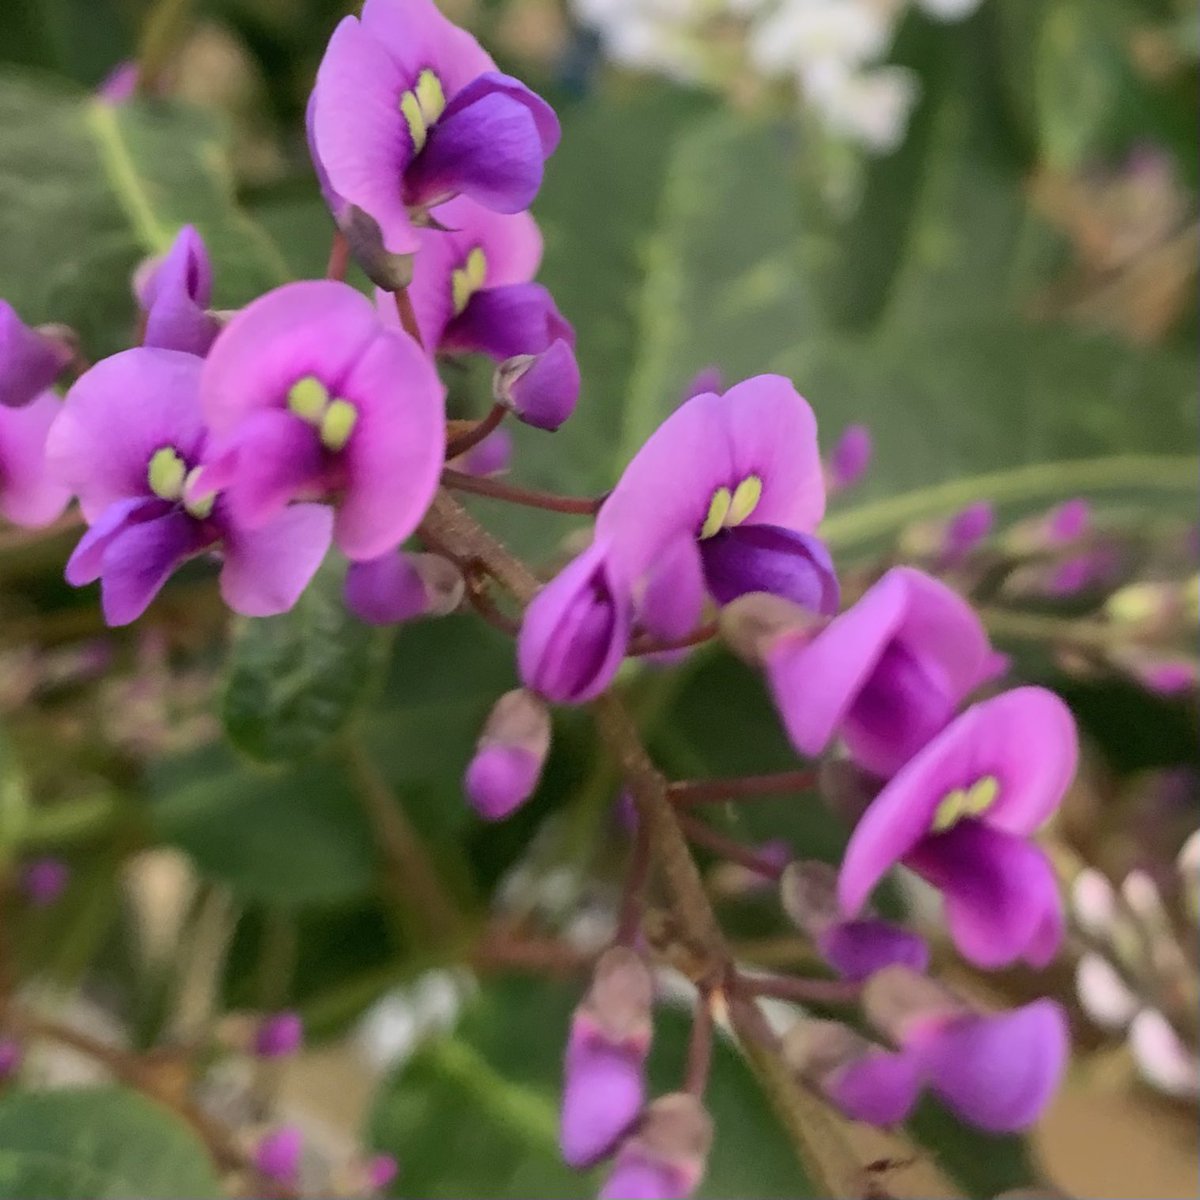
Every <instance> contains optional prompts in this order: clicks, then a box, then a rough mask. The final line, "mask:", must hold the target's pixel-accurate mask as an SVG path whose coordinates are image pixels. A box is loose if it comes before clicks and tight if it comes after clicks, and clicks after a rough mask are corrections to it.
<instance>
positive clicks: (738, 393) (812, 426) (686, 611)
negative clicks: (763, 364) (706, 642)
mask: <svg viewBox="0 0 1200 1200" xmlns="http://www.w3.org/2000/svg"><path fill="white" fill-rule="evenodd" d="M824 510H825V485H824V482H823V480H822V476H821V463H820V457H819V455H818V452H817V428H816V421H815V419H814V417H813V414H812V410H811V409H810V408H809V406H808V404H807V403H806V402H805V401H804V400H803V398H802V397H801V396H800V395H799V394H798V393H797V392H796V390H795V388H794V387H793V386H792V385H791V383H790V382H789V381H788V380H787V379H784V378H783V377H782V376H779V375H760V376H757V377H755V378H754V379H748V380H746V381H745V382H743V383H739V384H737V385H735V386H734V387H732V388H730V389H729V391H727V392H726V393H725V394H724V395H723V396H718V395H715V394H713V393H711V392H708V393H703V394H701V395H698V396H693V397H692V398H691V399H690V400H688V401H686V402H685V403H684V404H683V405H682V406H681V407H680V408H679V409H677V410H676V411H675V412H674V413H673V414H672V415H671V416H670V417H668V418H667V420H666V421H664V422H663V424H662V425H661V426H659V428H658V430H657V431H656V432H655V433H654V434H653V435H652V436H651V437H650V439H649V441H647V442H646V444H645V445H644V446H643V447H642V449H641V450H640V451H638V453H637V455H636V456H635V458H634V459H633V461H632V462H631V463H630V464H629V466H628V467H627V468H626V469H625V473H624V474H623V475H622V477H621V480H620V482H619V483H618V484H617V486H616V488H615V489H614V490H613V492H612V495H611V496H609V498H608V500H607V501H606V502H605V504H604V506H603V507H602V508H601V509H600V512H599V515H598V517H597V520H596V536H597V541H598V542H600V541H605V542H607V543H608V544H609V545H610V547H611V550H610V557H611V561H612V564H613V567H614V569H615V570H616V572H617V574H618V575H619V576H620V577H621V578H624V579H627V580H629V581H631V582H632V583H633V584H634V585H635V589H636V590H638V591H639V593H640V604H639V611H638V615H639V618H640V620H641V621H642V623H643V624H644V625H645V626H646V628H647V629H649V630H650V631H651V632H652V633H655V634H656V635H659V636H668V637H669V636H673V635H674V633H675V632H676V631H678V630H679V629H680V628H681V627H682V628H683V629H684V630H685V631H686V630H687V629H690V628H693V627H694V626H695V625H696V623H697V622H698V620H699V618H700V614H701V611H702V608H703V604H704V599H705V595H706V593H709V594H711V595H712V597H713V598H714V599H715V600H716V601H717V602H718V603H719V604H728V603H729V602H730V601H732V600H734V599H736V598H737V597H738V596H741V595H743V594H745V593H747V592H773V593H775V594H776V595H781V596H785V597H787V598H789V599H791V600H794V601H795V602H796V603H798V604H801V605H803V606H805V607H806V608H810V609H815V610H817V611H819V612H832V611H833V610H835V609H836V607H837V581H836V578H835V576H834V573H833V565H832V563H831V562H830V559H829V554H828V552H827V551H826V549H825V547H824V546H823V545H822V543H821V542H820V541H818V540H817V539H816V538H815V537H813V536H812V533H811V531H812V530H813V529H814V528H815V527H816V525H817V523H818V522H819V521H820V519H821V516H822V514H823V513H824Z"/></svg>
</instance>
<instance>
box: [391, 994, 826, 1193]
mask: <svg viewBox="0 0 1200 1200" xmlns="http://www.w3.org/2000/svg"><path fill="white" fill-rule="evenodd" d="M578 999H579V991H578V990H577V989H576V988H573V987H571V986H569V985H566V986H565V985H562V984H553V983H547V982H544V981H538V980H531V979H505V980H490V981H488V984H487V986H486V988H485V989H484V991H483V992H482V993H481V994H480V995H479V996H478V997H477V998H476V999H475V1001H474V1002H473V1003H472V1005H471V1007H470V1008H469V1009H468V1011H467V1013H466V1014H465V1015H464V1018H463V1020H462V1022H461V1024H460V1026H459V1028H458V1029H457V1030H456V1031H455V1033H454V1035H453V1037H451V1038H448V1039H445V1040H442V1041H437V1042H433V1043H431V1044H429V1045H428V1046H426V1047H425V1048H423V1049H422V1050H420V1051H419V1052H418V1053H417V1054H416V1056H414V1058H413V1059H411V1060H410V1061H409V1062H408V1063H407V1064H405V1065H404V1066H403V1067H402V1068H400V1070H399V1071H398V1072H397V1073H396V1075H395V1076H393V1078H392V1079H391V1080H390V1081H389V1082H388V1083H387V1084H386V1085H385V1086H384V1088H383V1089H382V1091H381V1092H380V1095H379V1097H378V1099H377V1102H376V1107H375V1110H374V1113H373V1114H372V1117H371V1122H370V1126H371V1139H372V1142H373V1144H374V1145H376V1146H377V1147H378V1148H379V1149H381V1150H386V1151H388V1152H389V1153H393V1154H396V1155H398V1156H399V1157H400V1158H401V1161H403V1162H404V1164H405V1166H404V1177H405V1186H406V1188H407V1189H408V1190H410V1191H412V1192H413V1193H414V1194H415V1195H420V1196H427V1197H430V1200H438V1198H439V1197H446V1198H447V1200H449V1198H451V1197H455V1198H456V1197H461V1196H483V1195H486V1196H491V1197H496V1198H497V1200H502V1198H504V1197H512V1198H513V1200H517V1198H521V1200H537V1198H539V1197H546V1198H547V1200H568V1198H570V1197H581V1198H582V1197H589V1196H593V1195H594V1194H595V1191H596V1186H597V1183H598V1182H599V1179H600V1177H601V1175H602V1171H603V1168H600V1169H599V1170H597V1171H594V1172H590V1173H587V1174H580V1173H577V1172H573V1171H569V1170H568V1169H567V1168H566V1167H564V1166H563V1164H562V1161H561V1159H560V1158H559V1154H558V1101H559V1089H560V1087H561V1070H562V1053H563V1046H564V1044H565V1042H566V1035H567V1027H568V1024H569V1021H570V1014H571V1010H572V1008H573V1007H574V1005H575V1004H576V1003H577V1002H578ZM688 1028H689V1022H688V1019H687V1017H686V1016H685V1015H684V1014H683V1013H682V1012H681V1011H680V1010H678V1009H675V1008H672V1007H669V1006H663V1007H661V1008H660V1009H659V1010H658V1011H657V1012H656V1014H655V1041H654V1047H653V1049H652V1052H651V1057H650V1063H649V1074H650V1081H651V1093H652V1094H654V1095H657V1094H661V1093H663V1092H667V1091H672V1090H675V1089H676V1088H678V1086H679V1083H680V1080H681V1079H682V1076H683V1071H684V1061H685V1059H686V1053H687V1050H686V1047H687V1041H688ZM714 1049H715V1053H714V1056H713V1066H712V1074H711V1076H710V1081H709V1089H708V1093H707V1103H708V1105H709V1107H710V1109H711V1111H712V1114H713V1117H714V1120H715V1121H716V1128H717V1137H716V1144H715V1146H714V1148H713V1154H712V1157H711V1159H710V1161H709V1168H708V1174H707V1177H706V1180H705V1182H704V1183H703V1184H702V1185H701V1188H700V1190H699V1191H698V1192H697V1195H698V1196H700V1197H711V1198H712V1200H716V1198H718V1197H722V1198H727V1197H730V1196H750V1195H753V1196H757V1197H764V1200H765V1198H769V1197H781V1198H782V1197H788V1198H797V1197H802V1196H807V1195H810V1194H811V1193H810V1191H809V1190H808V1185H807V1183H806V1181H805V1180H804V1178H803V1176H802V1175H801V1173H800V1171H799V1168H798V1167H797V1165H796V1161H795V1158H794V1157H793V1155H792V1152H791V1149H790V1147H789V1146H788V1144H787V1142H786V1140H785V1139H784V1137H783V1135H782V1134H781V1133H780V1131H779V1129H778V1126H777V1125H776V1123H775V1121H774V1118H773V1117H772V1115H771V1113H770V1111H769V1110H768V1108H767V1106H766V1102H765V1100H764V1099H763V1097H762V1095H761V1093H760V1092H759V1090H758V1087H757V1085H756V1083H755V1082H754V1080H753V1078H752V1077H751V1075H750V1073H749V1071H748V1069H747V1067H746V1066H745V1064H744V1063H743V1062H742V1061H741V1060H740V1058H739V1057H738V1055H737V1053H736V1052H735V1051H734V1050H733V1049H732V1048H731V1047H730V1046H729V1045H728V1044H727V1043H726V1042H724V1041H719V1042H718V1044H717V1045H716V1047H715V1048H714Z"/></svg>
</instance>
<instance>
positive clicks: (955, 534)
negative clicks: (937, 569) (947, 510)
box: [941, 500, 996, 566]
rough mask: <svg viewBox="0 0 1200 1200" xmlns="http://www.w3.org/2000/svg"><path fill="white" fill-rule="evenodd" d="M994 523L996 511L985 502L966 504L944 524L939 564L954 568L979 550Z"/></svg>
mask: <svg viewBox="0 0 1200 1200" xmlns="http://www.w3.org/2000/svg"><path fill="white" fill-rule="evenodd" d="M995 523H996V510H995V509H994V508H993V507H992V506H991V505H990V504H989V503H988V502H987V501H986V500H980V501H978V502H976V503H975V504H968V505H967V507H966V508H964V509H963V510H962V511H961V512H958V513H955V514H954V516H953V517H951V518H950V520H949V521H948V522H947V523H946V528H945V530H944V532H943V534H942V549H941V562H942V565H943V566H954V565H955V564H956V563H959V562H961V561H962V560H963V559H964V558H966V557H967V555H969V554H970V553H971V552H972V551H973V550H976V549H978V548H979V546H980V545H982V544H983V542H984V541H986V540H987V537H988V535H989V534H990V533H991V532H992V526H993V525H995Z"/></svg>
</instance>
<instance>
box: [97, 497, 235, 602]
mask: <svg viewBox="0 0 1200 1200" xmlns="http://www.w3.org/2000/svg"><path fill="white" fill-rule="evenodd" d="M208 544H211V538H210V537H208V536H207V535H206V534H205V532H204V529H203V527H202V526H201V523H200V522H199V521H194V520H193V519H192V518H191V517H189V516H188V515H187V514H186V513H185V512H183V511H182V509H178V508H176V509H172V510H171V511H170V512H168V513H166V514H165V515H163V516H161V517H154V518H153V519H152V520H149V521H143V522H141V523H139V524H132V525H131V524H126V525H125V527H124V528H123V529H122V530H121V532H120V533H118V534H117V535H116V536H115V537H114V538H113V539H112V540H111V541H110V542H109V544H108V548H107V549H106V550H105V552H104V570H103V573H102V574H101V576H100V604H101V607H102V608H103V610H104V619H105V621H107V622H108V624H109V625H128V624H129V622H130V621H136V620H137V618H138V617H140V616H141V615H142V613H144V612H145V611H146V609H147V607H148V606H149V604H150V601H151V600H153V599H154V597H155V596H156V595H157V594H158V592H159V589H161V587H162V585H163V584H164V583H166V581H167V580H168V579H169V578H170V576H171V573H172V572H173V571H174V570H175V568H176V567H178V566H179V564H180V563H182V562H184V561H185V560H186V559H188V558H191V557H192V555H193V554H196V553H198V552H199V551H200V550H202V549H203V548H204V547H205V545H208Z"/></svg>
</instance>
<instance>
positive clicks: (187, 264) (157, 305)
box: [133, 225, 221, 355]
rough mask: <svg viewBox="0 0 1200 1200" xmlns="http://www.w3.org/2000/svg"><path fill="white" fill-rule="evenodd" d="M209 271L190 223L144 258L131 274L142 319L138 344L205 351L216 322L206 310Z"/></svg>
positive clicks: (210, 282) (210, 279) (205, 252)
mask: <svg viewBox="0 0 1200 1200" xmlns="http://www.w3.org/2000/svg"><path fill="white" fill-rule="evenodd" d="M212 285H213V272H212V263H211V262H210V261H209V257H208V250H207V248H206V247H205V245H204V241H203V239H202V238H201V237H200V235H199V233H197V232H196V230H195V229H194V228H193V227H192V226H191V225H185V226H184V227H183V228H182V229H181V230H180V231H179V233H178V235H177V236H176V238H175V241H174V242H173V243H172V244H171V248H170V249H169V250H168V251H167V252H166V254H164V255H163V256H162V257H161V258H156V259H148V260H147V261H146V262H145V263H143V264H142V266H141V267H139V268H138V270H137V272H136V273H135V274H134V277H133V293H134V296H135V297H136V299H137V302H138V305H139V306H140V307H141V309H142V314H143V318H144V320H145V323H146V329H145V335H144V336H143V338H142V345H144V346H161V347H162V348H163V349H164V350H186V351H187V352H188V353H189V354H199V355H204V354H207V353H208V349H209V347H210V346H211V345H212V344H213V339H214V338H215V337H216V336H217V331H218V330H219V329H220V328H221V323H220V321H218V320H217V318H216V317H215V316H214V315H213V314H212V313H210V312H209V311H208V304H209V301H210V300H211V299H212Z"/></svg>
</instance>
